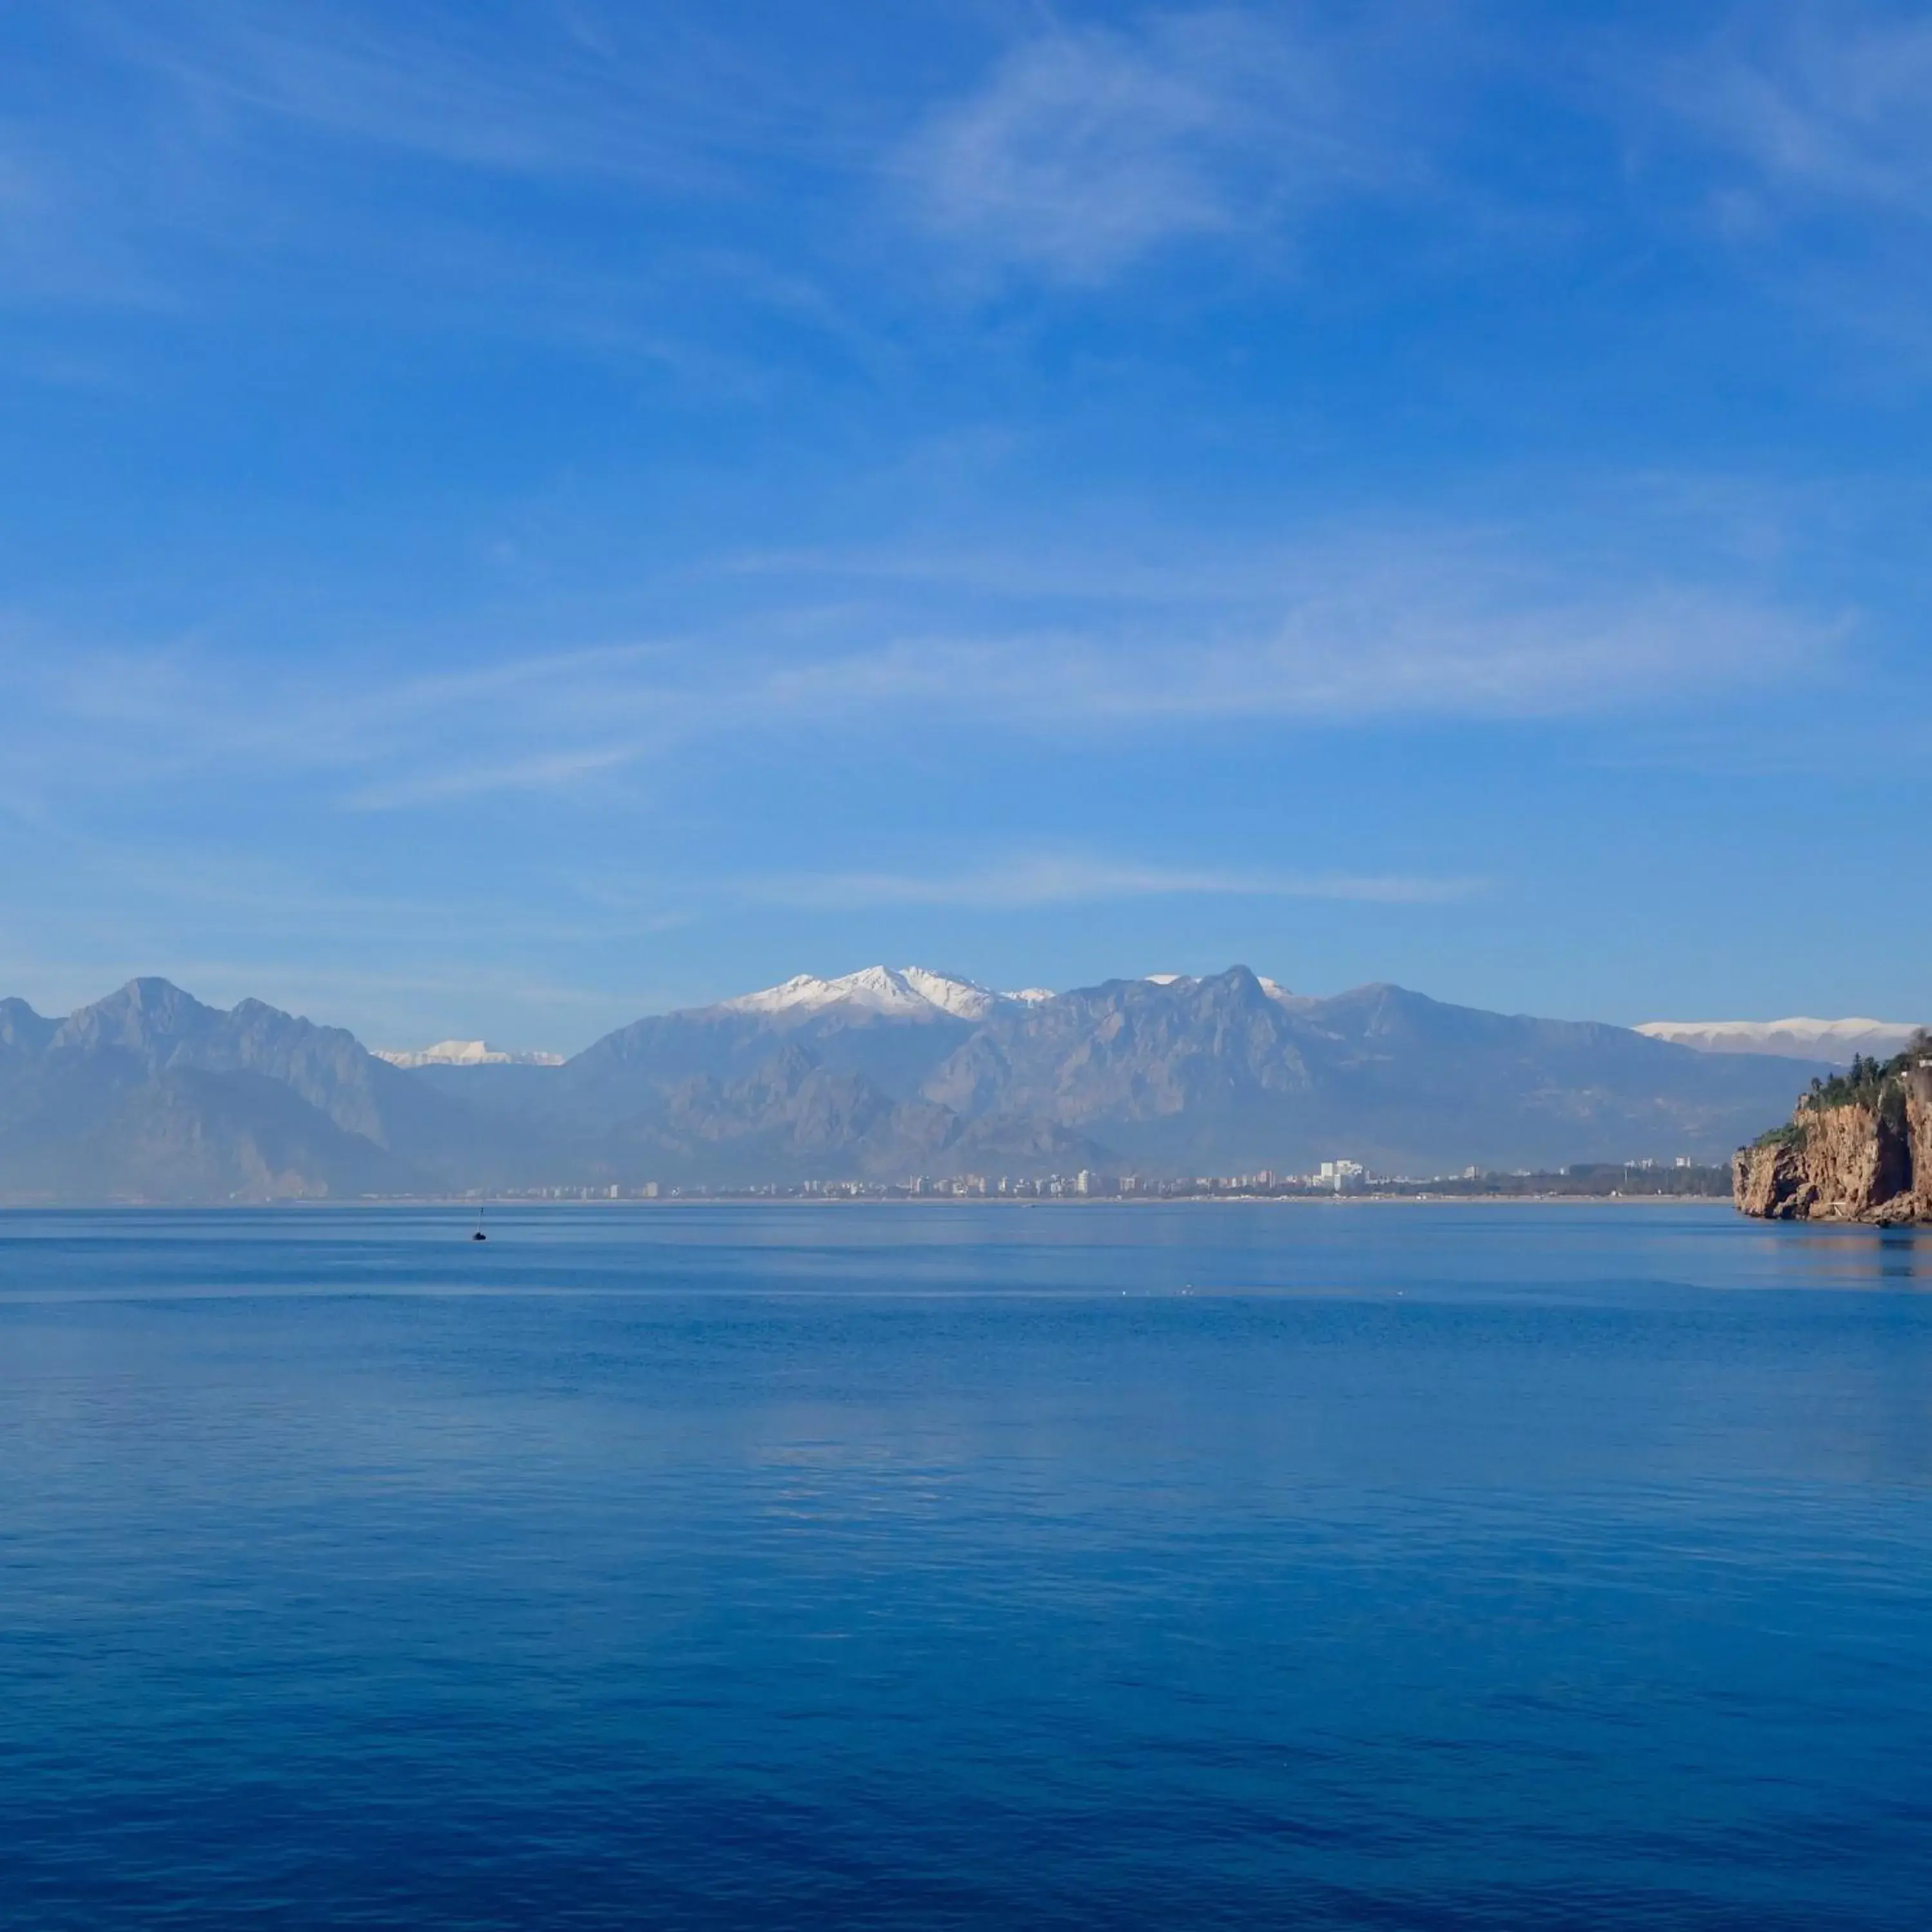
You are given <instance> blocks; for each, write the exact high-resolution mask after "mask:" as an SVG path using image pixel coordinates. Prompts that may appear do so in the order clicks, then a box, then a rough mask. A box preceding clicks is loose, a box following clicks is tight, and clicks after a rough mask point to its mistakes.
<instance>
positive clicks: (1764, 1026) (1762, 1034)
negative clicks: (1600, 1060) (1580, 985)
mask: <svg viewBox="0 0 1932 1932" xmlns="http://www.w3.org/2000/svg"><path fill="white" fill-rule="evenodd" d="M1637 1031H1638V1032H1639V1033H1641V1034H1649V1037H1651V1038H1652V1040H1670V1041H1671V1042H1672V1043H1674V1044H1675V1045H1676V1046H1690V1047H1695V1048H1696V1049H1697V1050H1698V1051H1699V1052H1703V1053H1775V1054H1784V1055H1789V1056H1790V1057H1791V1058H1793V1059H1799V1060H1827V1061H1839V1062H1845V1061H1849V1060H1850V1059H1851V1058H1852V1055H1854V1054H1860V1053H1868V1054H1873V1055H1876V1056H1877V1057H1879V1058H1881V1059H1884V1058H1890V1056H1891V1055H1893V1054H1894V1053H1897V1052H1901V1051H1902V1050H1903V1048H1904V1046H1905V1045H1906V1042H1907V1041H1908V1040H1910V1039H1911V1038H1912V1035H1913V1034H1915V1032H1916V1031H1918V1028H1916V1027H1915V1026H1914V1025H1912V1024H1910V1023H1909V1022H1906V1021H1903V1020H1867V1019H1847V1020H1814V1019H1802V1018H1794V1019H1785V1020H1646V1021H1645V1022H1644V1023H1643V1025H1641V1026H1640V1027H1639V1028H1637Z"/></svg>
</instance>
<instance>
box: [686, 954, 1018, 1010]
mask: <svg viewBox="0 0 1932 1932" xmlns="http://www.w3.org/2000/svg"><path fill="white" fill-rule="evenodd" d="M1052 998H1053V995H1052V994H1051V993H1049V992H1045V991H1043V989H1040V988H1039V987H1037V986H1033V987H1029V988H1028V989H1027V990H1026V991H1025V992H1023V993H996V992H993V991H992V989H991V988H990V987H986V986H978V985H976V984H975V983H974V982H973V981H972V980H957V979H954V978H953V977H950V975H949V974H944V973H934V972H931V971H928V970H927V968H925V967H923V966H900V967H892V966H868V967H866V968H864V969H863V970H862V971H859V972H856V973H847V974H843V975H841V977H839V978H838V979H836V980H821V979H819V978H817V977H816V976H815V975H814V974H810V973H801V974H799V975H798V976H797V977H796V978H794V979H790V980H786V981H785V982H784V984H783V985H782V986H767V987H766V988H765V989H763V991H762V992H756V993H741V994H739V996H738V997H737V998H736V999H733V1000H722V1001H719V1002H718V1005H717V1006H716V1007H715V1008H713V1009H712V1010H713V1011H715V1012H718V1013H770V1014H778V1013H795V1014H797V1015H799V1016H801V1017H802V1016H804V1015H805V1014H808V1013H823V1012H824V1011H825V1010H826V1009H827V1008H829V1007H847V1008H850V1009H851V1010H853V1011H856V1012H859V1013H878V1014H881V1015H883V1016H885V1017H886V1018H888V1019H907V1020H929V1019H934V1018H935V1017H937V1016H939V1015H941V1014H944V1015H946V1016H949V1017H950V1018H951V1019H962V1020H983V1019H986V1016H988V1015H989V1013H992V1012H993V1011H995V1009H997V1008H998V1007H1001V1006H1002V1005H1004V1004H1006V1003H1007V1001H1025V1002H1027V1003H1028V1004H1034V1003H1037V1002H1038V1001H1041V1000H1050V999H1052Z"/></svg>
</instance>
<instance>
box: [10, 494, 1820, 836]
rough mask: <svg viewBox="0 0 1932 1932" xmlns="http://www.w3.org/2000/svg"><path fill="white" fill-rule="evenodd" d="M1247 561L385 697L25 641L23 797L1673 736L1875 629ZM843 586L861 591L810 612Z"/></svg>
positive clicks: (433, 801)
mask: <svg viewBox="0 0 1932 1932" xmlns="http://www.w3.org/2000/svg"><path fill="white" fill-rule="evenodd" d="M1223 562H1224V563H1225V568H1216V567H1214V559H1209V560H1208V561H1207V562H1203V561H1202V559H1199V558H1196V559H1194V561H1193V563H1192V565H1190V566H1188V567H1185V568H1184V567H1182V566H1181V565H1180V564H1179V563H1177V564H1176V565H1175V567H1174V568H1172V569H1170V570H1169V571H1165V572H1163V571H1161V570H1160V569H1159V568H1157V566H1156V565H1154V564H1153V563H1151V562H1148V560H1147V559H1141V560H1140V567H1141V569H1142V575H1141V577H1139V580H1136V578H1135V577H1133V574H1132V569H1131V568H1130V565H1127V564H1123V565H1122V566H1121V568H1120V569H1118V571H1110V566H1109V561H1108V559H1107V557H1106V556H1103V555H1098V554H1097V555H1092V556H1085V557H1060V558H1056V557H1055V556H1052V555H1046V556H1038V557H1035V558H1033V559H1028V557H1027V556H1024V555H1018V554H1016V556H1014V558H1013V559H1011V560H1010V562H1009V563H1008V564H1007V565H1006V566H1005V567H1004V571H1003V573H1001V574H999V575H998V579H997V580H998V582H999V583H1001V584H1004V585H1007V586H1011V585H1013V584H1014V583H1019V584H1022V585H1026V584H1031V586H1034V588H1033V589H1032V590H1031V592H1030V593H1029V594H1028V595H1025V596H1024V597H1022V598H1019V604H1020V606H1021V607H1018V608H1016V607H1014V600H1013V597H1012V596H1011V595H1010V594H1009V593H1008V591H1007V590H1005V589H1003V590H1001V592H999V593H998V594H996V595H991V596H989V593H988V591H987V589H986V583H985V581H984V571H985V562H984V559H983V556H981V555H980V554H979V553H975V552H972V551H968V552H966V553H962V556H960V557H959V558H958V559H954V560H953V562H951V563H950V565H949V563H948V562H947V559H945V558H944V557H943V556H938V555H935V554H933V553H923V554H922V556H920V557H919V559H918V560H917V562H916V566H915V565H905V566H903V567H895V566H893V565H892V564H891V562H889V559H886V560H881V559H879V558H878V557H877V556H872V555H870V554H868V553H855V554H854V556H853V557H852V558H851V559H850V560H849V562H847V564H846V565H842V566H841V565H840V564H839V563H838V561H837V559H828V558H825V557H819V558H817V559H812V560H811V561H810V562H808V564H807V565H805V566H803V568H802V575H803V577H804V578H805V582H804V583H802V584H801V583H795V582H790V581H787V580H786V579H785V577H784V576H783V574H780V575H778V577H776V578H775V579H774V578H772V577H760V578H759V579H758V580H757V582H756V584H755V586H754V589H755V592H756V596H755V598H754V601H752V602H751V604H750V605H749V606H748V607H742V608H740V609H739V610H736V612H734V613H729V614H726V613H720V614H719V615H718V617H717V618H716V619H715V621H714V622H713V624H712V626H711V627H710V628H708V629H706V630H705V631H702V632H700V633H692V634H682V635H679V636H677V637H664V638H658V639H651V640H638V641H634V642H628V643H615V644H607V645H601V646H595V647H592V648H588V649H586V648H561V649H549V650H544V649H534V650H530V651H528V652H521V653H517V654H514V655H508V656H505V657H504V658H501V659H499V660H498V661H496V662H494V663H489V662H486V663H484V664H480V665H478V666H476V667H473V668H467V669H465V670H461V671H458V672H453V673H446V674H442V675H435V676H416V677H413V678H409V679H401V680H395V681H392V682H386V683H384V682H371V681H369V680H368V679H367V677H366V674H365V672H364V671H363V670H362V669H361V668H360V667H357V666H356V665H353V664H349V663H347V662H338V663H333V664H330V663H311V664H309V665H308V666H305V667H304V669H303V670H301V671H300V672H299V673H296V674H294V675H284V676H281V677H279V678H275V679H267V678H265V677H264V676H263V674H262V673H261V670H260V667H259V666H257V667H254V669H252V670H246V671H245V670H243V669H242V667H239V666H235V665H231V664H229V662H228V661H226V659H225V658H223V656H221V655H220V654H218V653H215V652H211V650H209V649H207V648H205V647H202V648H199V649H192V650H189V649H167V650H163V651H160V652H155V653H151V654H148V655H142V654H139V653H131V652H121V653H117V654H113V655H98V656H94V657H91V658H90V657H89V655H86V654H85V653H82V652H75V651H74V650H72V649H64V650H62V651H59V652H55V651H52V650H50V649H48V648H47V645H46V640H45V639H43V638H37V639H34V640H32V641H31V643H30V642H28V640H24V639H19V638H17V639H16V640H15V643H14V647H13V648H12V649H9V648H8V646H7V640H6V639H5V636H4V634H0V692H4V693H5V694H7V695H8V696H9V697H10V699H11V700H12V701H13V705H14V707H15V712H16V715H17V717H20V718H26V717H28V716H29V715H31V716H32V717H33V718H34V719H35V728H34V731H33V732H32V733H31V736H30V737H28V736H27V734H25V733H23V734H22V737H21V739H17V742H16V745H15V747H14V756H13V762H12V765H11V768H10V785H9V790H10V792H11V793H13V794H14V795H15V796H16V797H17V802H18V803H19V804H20V805H21V806H22V807H23V808H31V805H32V804H33V802H34V800H35V799H36V798H37V797H41V796H52V795H57V794H59V793H63V792H65V791H68V790H71V789H72V788H73V787H75V786H76V785H77V784H85V785H87V786H89V787H94V788H101V787H107V788H116V787H128V786H138V785H139V784H142V783H144V782H153V781H156V780H157V779H160V778H166V777H169V776H170V775H177V774H180V773H182V772H186V771H190V770H194V769H202V770H209V769H214V770H219V769H227V770H229V771H232V772H247V773H250V774H252V775H254V776H255V777H257V778H263V779H269V778H272V779H274V780H275V781H280V782H281V783H284V784H289V783H297V782H301V781H305V780H306V781H309V782H311V783H314V782H317V781H319V782H320V783H322V784H325V785H326V786H328V787H330V788H331V789H332V791H333V793H334V795H335V796H336V798H337V799H338V802H341V803H344V804H346V805H351V806H353V807H354V808H357V809H359V810H362V811H378V810H396V809H401V808H406V807H428V806H434V805H442V804H456V803H460V802H465V801H472V800H475V799H478V798H481V797H483V796H487V795H490V794H493V793H541V792H550V793H568V792H572V791H576V792H584V791H586V790H592V789H594V788H595V787H599V786H601V785H603V784H607V783H608V782H610V781H611V780H613V778H617V777H619V776H620V775H622V774H623V773H625V772H627V771H628V770H630V769H632V768H634V767H640V766H644V767H649V768H651V769H653V770H655V768H656V767H658V766H661V765H662V764H663V763H664V761H666V760H670V759H671V758H673V757H676V755H678V754H681V753H684V752H687V751H691V750H693V749H695V748H703V747H706V746H711V745H717V744H719V743H722V742H728V743H730V745H733V748H734V755H738V756H742V755H745V754H747V753H748V750H749V748H751V746H753V745H762V746H767V747H769V746H773V745H777V744H778V743H781V742H784V741H786V740H788V739H790V740H798V739H809V740H810V741H811V742H813V743H815V744H820V745H823V744H825V743H826V742H832V741H833V740H838V741H842V742H844V743H845V744H847V745H862V744H863V743H865V742H867V740H868V738H870V737H872V736H876V735H877V734H879V733H885V734H888V735H889V736H893V735H897V734H899V733H903V732H904V730H906V729H907V728H908V727H914V726H916V727H918V728H919V729H920V730H922V731H924V732H925V733H927V734H929V735H930V734H931V733H934V732H935V731H937V732H938V733H941V734H943V735H946V736H957V735H959V734H963V733H980V734H983V735H986V736H989V738H1004V739H1008V740H1013V739H1025V738H1028V737H1032V738H1036V739H1037V738H1039V737H1040V736H1049V737H1052V738H1055V739H1061V740H1064V739H1067V738H1069V737H1070V736H1079V735H1088V736H1092V735H1110V736H1115V737H1119V738H1124V739H1128V740H1142V741H1145V740H1148V739H1160V738H1172V737H1173V736H1175V734H1177V733H1190V732H1193V733H1198V732H1202V731H1214V730H1229V729H1241V728H1244V727H1250V726H1252V725H1253V724H1255V723H1256V722H1257V721H1263V720H1275V721H1280V722H1282V723H1283V724H1292V725H1295V726H1298V727H1303V728H1310V729H1313V728H1317V727H1329V728H1352V727H1358V726H1364V725H1369V724H1376V723H1378V722H1387V721H1410V722H1422V723H1427V722H1436V723H1454V722H1456V721H1489V722H1503V723H1509V722H1513V721H1514V722H1518V723H1523V722H1530V721H1540V720H1549V719H1561V718H1592V717H1595V718H1607V717H1615V716H1619V715H1622V716H1624V717H1626V718H1640V719H1643V720H1646V721H1653V722H1654V721H1657V720H1658V719H1660V718H1667V717H1670V716H1672V715H1680V714H1682V713H1684V712H1686V711H1687V710H1688V711H1700V712H1701V711H1702V710H1703V709H1704V708H1705V707H1706V706H1707V705H1708V703H1709V700H1710V699H1711V698H1712V697H1713V696H1723V695H1724V694H1728V693H1732V692H1748V691H1749V690H1750V689H1751V688H1755V687H1757V686H1758V685H1762V684H1763V682H1764V681H1765V680H1766V679H1776V678H1778V677H1781V676H1787V675H1790V674H1795V673H1805V674H1808V675H1810V676H1814V677H1816V676H1818V675H1820V673H1824V672H1825V671H1826V670H1828V669H1829V668H1831V667H1835V665H1836V664H1837V663H1838V660H1839V659H1840V658H1841V655H1842V654H1843V649H1844V646H1845V643H1846V639H1847V636H1848V634H1849V618H1847V617H1846V616H1843V614H1841V613H1829V612H1825V613H1820V612H1817V611H1814V610H1806V609H1804V608H1802V607H1787V606H1784V605H1781V604H1779V603H1778V602H1777V601H1774V600H1772V599H1771V598H1768V597H1766V596H1765V595H1761V594H1760V593H1758V592H1755V591H1754V590H1753V589H1751V588H1749V587H1748V586H1744V585H1742V584H1739V583H1721V582H1720V583H1702V582H1698V581H1696V580H1685V579H1682V578H1677V577H1672V576H1670V574H1661V573H1659V572H1658V571H1655V570H1652V571H1645V572H1644V573H1643V574H1641V575H1640V576H1637V577H1636V579H1635V580H1634V581H1633V580H1628V579H1627V578H1626V577H1624V576H1622V575H1620V574H1616V573H1614V572H1612V573H1610V574H1606V572H1605V571H1604V567H1603V566H1602V565H1601V563H1596V564H1589V563H1587V562H1585V561H1584V560H1581V559H1577V558H1576V557H1574V556H1568V557H1566V556H1561V555H1555V554H1553V555H1550V556H1547V557H1540V556H1531V555H1529V553H1527V552H1526V550H1525V548H1524V547H1523V546H1522V545H1520V544H1506V543H1504V542H1502V541H1500V540H1499V538H1497V536H1496V535H1494V534H1493V533H1488V532H1460V533H1453V534H1452V533H1445V532H1440V531H1438V532H1433V533H1430V534H1424V533H1421V532H1409V533H1406V534H1404V535H1401V536H1400V537H1396V536H1391V535H1381V536H1378V537H1374V538H1367V537H1359V536H1358V537H1355V538H1349V537H1346V536H1344V535H1337V537H1335V538H1334V539H1333V540H1331V541H1329V542H1327V543H1325V544H1316V545H1313V546H1310V545H1307V544H1304V545H1303V546H1301V547H1296V548H1295V549H1292V550H1289V549H1283V550H1271V551H1257V552H1253V553H1248V554H1245V555H1241V556H1229V557H1227V558H1226V559H1223ZM840 568H846V569H848V570H849V571H850V573H851V574H852V575H853V578H854V580H855V581H854V585H853V589H854V592H855V594H854V595H853V598H851V600H850V601H849V603H845V604H838V603H835V604H833V605H832V607H830V608H829V610H826V609H823V608H820V609H814V607H813V605H812V602H811V599H812V598H822V596H823V590H824V588H825V585H824V582H823V579H824V577H825V575H826V573H827V572H828V571H832V572H836V571H838V569H840ZM868 577H871V578H874V582H873V583H871V587H870V588H869V589H865V588H864V586H863V585H862V583H860V582H859V580H864V579H866V578H868ZM1043 586H1044V587H1043ZM1094 586H1104V587H1106V588H1108V589H1111V590H1112V592H1114V594H1113V595H1111V596H1108V595H1098V594H1096V591H1095V589H1094ZM799 592H805V593H806V594H805V595H803V596H801V595H799ZM787 598H789V599H790V601H787ZM935 609H938V610H945V611H947V612H948V613H950V621H947V622H942V621H941V620H940V619H937V618H935V616H932V614H931V613H932V612H933V611H934V610H935ZM801 611H802V612H806V613H809V614H808V616H796V615H793V614H790V613H797V612H801ZM110 748H111V749H110Z"/></svg>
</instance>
